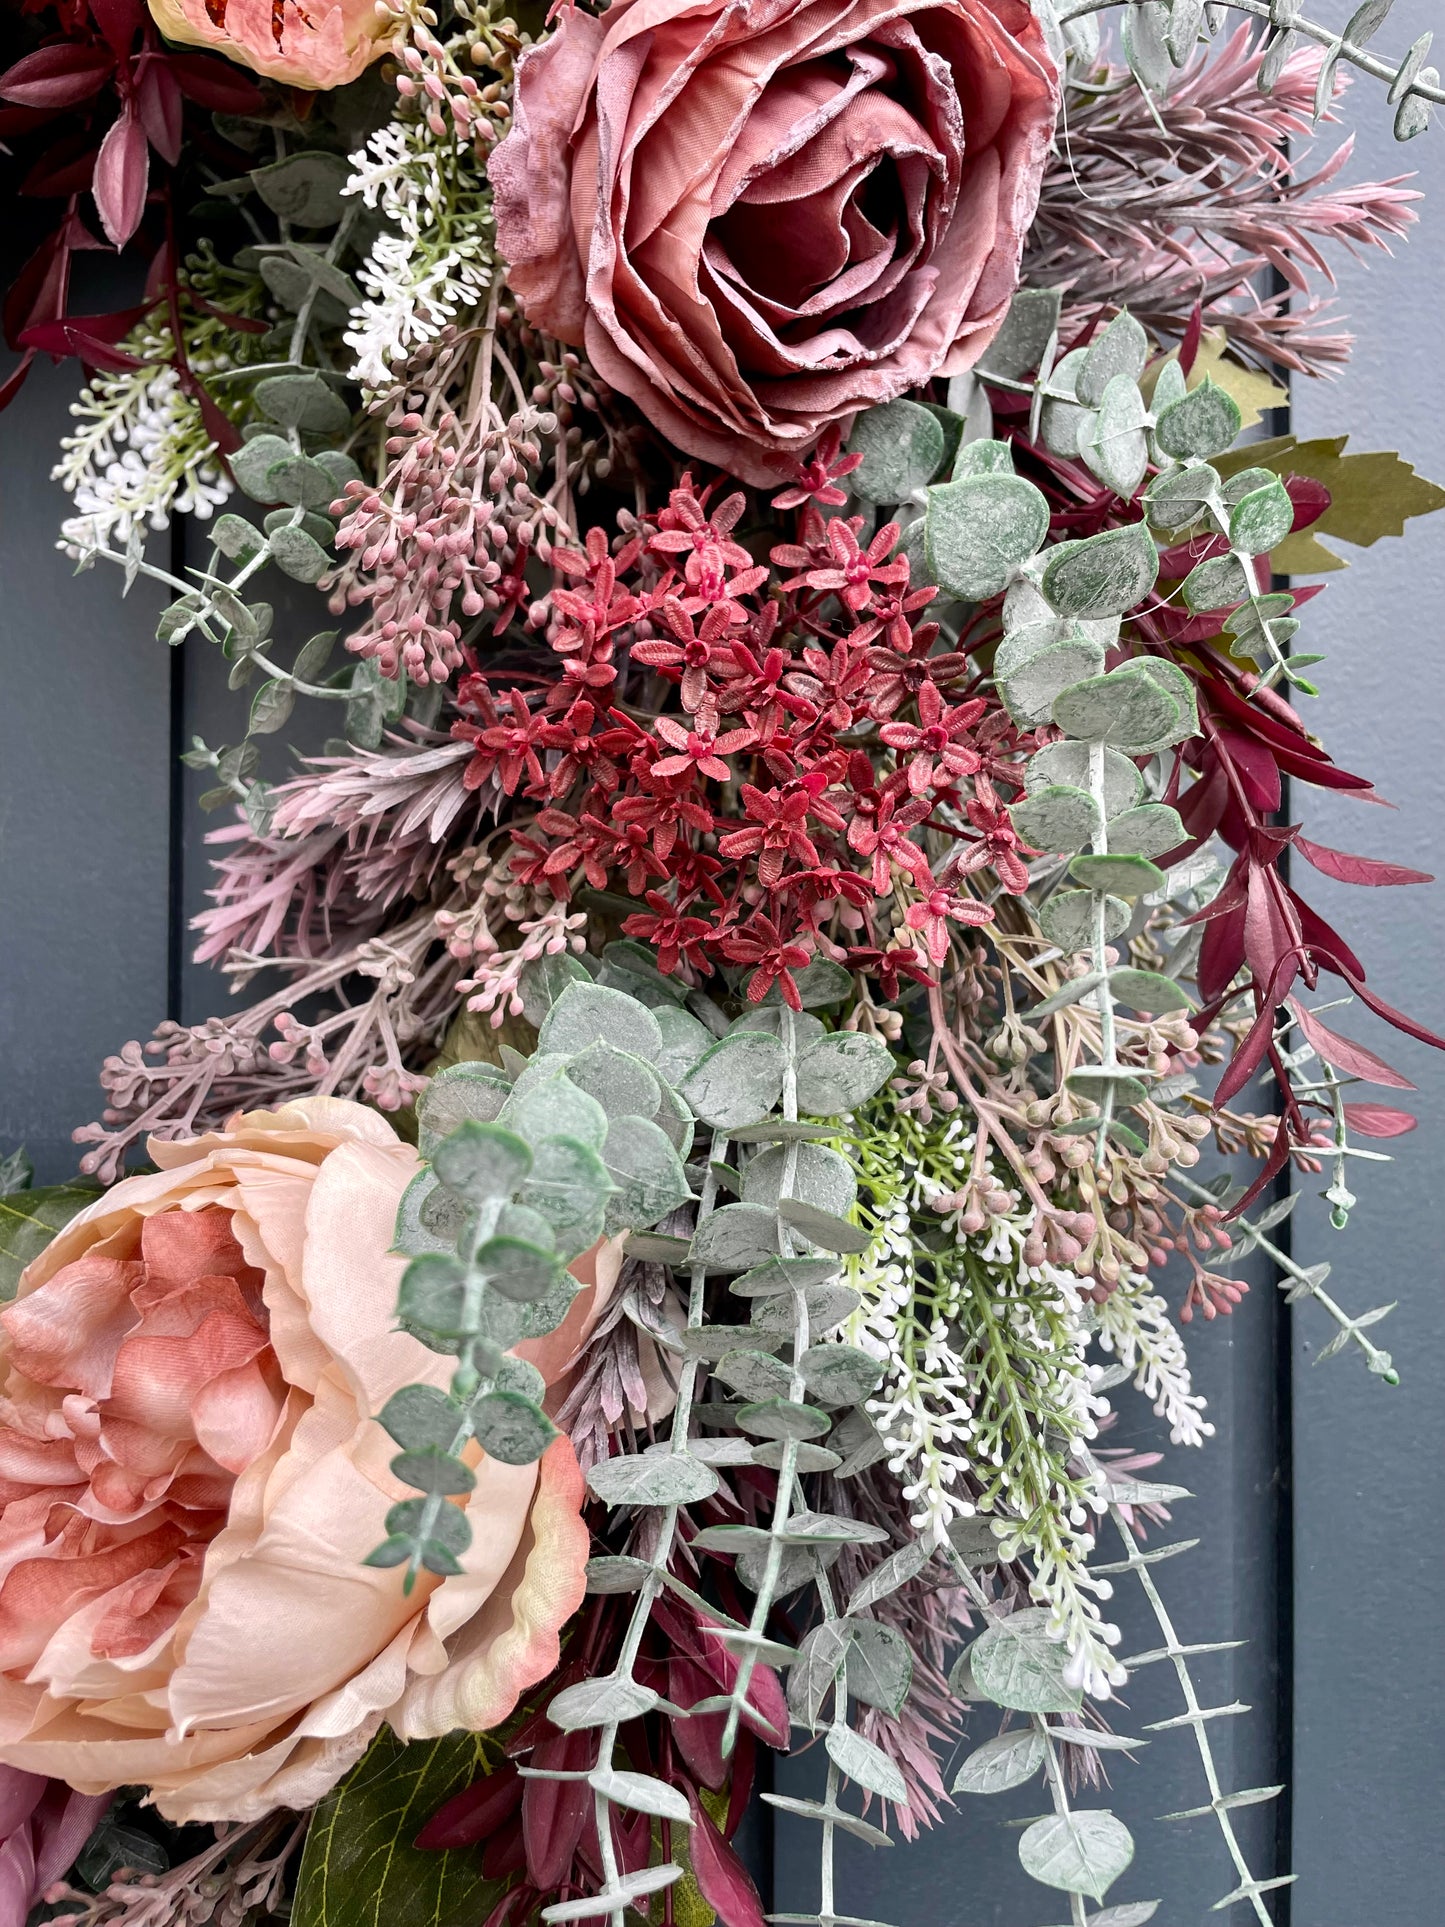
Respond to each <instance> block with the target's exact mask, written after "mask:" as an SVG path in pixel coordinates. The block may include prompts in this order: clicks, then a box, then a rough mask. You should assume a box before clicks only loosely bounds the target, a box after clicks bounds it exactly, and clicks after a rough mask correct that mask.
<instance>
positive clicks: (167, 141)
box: [136, 54, 185, 167]
mask: <svg viewBox="0 0 1445 1927" xmlns="http://www.w3.org/2000/svg"><path fill="white" fill-rule="evenodd" d="M136 66H137V68H138V69H139V83H140V84H139V86H138V87H137V89H136V103H137V106H138V107H139V109H140V118H141V125H142V126H143V127H144V128H145V130H146V135H147V138H148V139H149V141H150V144H151V146H152V147H153V148H154V149H155V150H156V152H157V153H158V154H159V155H160V157H161V159H162V160H163V161H165V162H167V163H168V164H169V165H170V166H171V167H174V166H175V164H176V162H177V161H178V160H179V159H180V158H181V121H182V118H183V116H184V114H185V102H184V101H183V100H182V99H181V89H180V83H179V82H178V81H177V79H176V77H175V75H174V74H173V73H172V72H171V70H170V65H169V63H168V62H167V61H166V59H165V58H164V56H163V55H160V54H142V55H141V57H140V59H139V60H138V61H137V62H136Z"/></svg>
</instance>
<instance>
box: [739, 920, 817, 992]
mask: <svg viewBox="0 0 1445 1927" xmlns="http://www.w3.org/2000/svg"><path fill="white" fill-rule="evenodd" d="M722 953H723V955H724V956H725V957H726V958H727V959H728V960H729V961H730V962H731V963H740V964H752V965H753V966H754V969H753V974H752V975H751V977H749V979H748V987H747V997H748V1002H749V1003H750V1004H760V1003H761V1002H762V1000H763V999H764V997H766V996H767V994H768V992H769V991H770V990H771V989H772V987H773V985H774V984H776V985H777V986H778V990H779V992H780V994H781V996H782V999H783V1002H784V1003H785V1004H787V1006H788V1008H789V1009H790V1010H801V1009H802V1008H803V1000H802V998H801V996H800V995H799V994H798V986H797V984H796V983H795V982H794V981H793V975H792V973H793V972H794V971H795V970H801V969H802V968H803V967H804V965H805V964H806V963H807V961H808V958H809V956H810V954H811V951H810V949H809V947H808V946H806V945H804V944H801V943H789V942H788V941H787V939H786V938H785V937H784V936H783V933H782V931H781V930H780V929H779V928H778V926H777V925H776V924H775V923H774V922H773V921H772V919H771V918H770V917H765V916H762V915H761V914H759V915H756V916H753V917H750V918H749V920H748V921H747V923H745V924H744V925H743V927H742V929H740V930H733V931H730V932H729V933H728V934H727V935H726V936H725V937H724V938H723V939H722Z"/></svg>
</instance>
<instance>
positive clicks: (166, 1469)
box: [0, 1098, 621, 1821]
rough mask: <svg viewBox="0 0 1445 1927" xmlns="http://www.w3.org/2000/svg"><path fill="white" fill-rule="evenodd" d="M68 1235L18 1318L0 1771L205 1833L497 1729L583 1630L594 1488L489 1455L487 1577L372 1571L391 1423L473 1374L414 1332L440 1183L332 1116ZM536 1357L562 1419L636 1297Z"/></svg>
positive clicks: (287, 1122) (352, 1113)
mask: <svg viewBox="0 0 1445 1927" xmlns="http://www.w3.org/2000/svg"><path fill="white" fill-rule="evenodd" d="M151 1155H152V1157H153V1158H154V1159H155V1161H156V1162H157V1163H158V1164H160V1165H161V1166H163V1167H164V1168H163V1169H162V1170H160V1171H159V1172H157V1173H156V1174H155V1175H149V1176H143V1177H136V1178H130V1179H128V1180H126V1181H125V1182H124V1183H122V1184H119V1185H117V1186H116V1187H115V1188H114V1189H113V1190H112V1191H110V1192H108V1193H107V1194H106V1195H105V1196H104V1197H103V1198H101V1199H99V1200H98V1201H97V1202H96V1203H95V1204H94V1205H92V1206H91V1207H90V1208H89V1209H87V1210H86V1211H85V1212H83V1213H82V1214H81V1215H80V1216H79V1217H78V1218H75V1219H74V1220H72V1222H71V1223H70V1224H69V1225H67V1226H66V1228H65V1229H64V1230H63V1231H62V1232H61V1233H60V1234H59V1236H58V1237H57V1238H56V1239H55V1241H54V1242H53V1243H52V1244H51V1245H50V1246H49V1248H48V1249H47V1250H46V1251H45V1252H44V1254H43V1255H42V1256H41V1257H40V1258H39V1259H37V1260H36V1262H35V1263H34V1264H33V1265H31V1267H30V1268H29V1270H28V1271H27V1272H26V1273H25V1275H24V1277H23V1279H22V1280H21V1285H20V1291H19V1294H18V1296H17V1298H16V1300H15V1302H14V1303H13V1304H11V1305H9V1306H8V1307H7V1308H6V1309H5V1310H4V1311H3V1312H0V1762H3V1763H5V1764H8V1765H10V1766H15V1767H20V1768H23V1769H25V1770H26V1771H27V1772H30V1773H35V1774H54V1775H56V1776H57V1777H59V1778H61V1779H63V1780H65V1781H67V1782H68V1783H69V1784H70V1785H71V1786H72V1787H75V1788H77V1789H79V1790H80V1791H81V1792H84V1793H99V1792H102V1791H104V1790H106V1789H107V1788H112V1787H116V1786H120V1785H123V1784H142V1785H145V1786H147V1787H149V1788H151V1789H152V1792H153V1796H154V1798H155V1801H156V1804H157V1806H158V1807H159V1808H160V1810H161V1812H162V1813H163V1814H165V1815H166V1816H167V1817H168V1818H170V1819H173V1820H178V1821H191V1820H217V1819H238V1820H239V1819H250V1818H253V1817H255V1816H256V1815H258V1814H260V1813H264V1812H265V1811H266V1810H267V1809H268V1808H270V1807H273V1806H278V1805H284V1806H294V1807H305V1806H309V1805H310V1804H312V1803H313V1802H314V1801H315V1800H317V1799H318V1798H319V1797H320V1796H321V1795H322V1794H323V1793H324V1792H325V1791H326V1790H327V1788H328V1787H330V1786H331V1785H332V1784H333V1783H334V1782H335V1781H336V1780H337V1779H338V1778H339V1777H340V1775H341V1774H342V1773H343V1772H344V1771H345V1770H346V1768H347V1767H348V1766H350V1765H351V1763H352V1762H353V1761H354V1760H355V1759H356V1758H357V1757H358V1756H359V1754H360V1753H361V1752H362V1751H363V1749H364V1748H365V1746H366V1744H367V1742H368V1740H369V1739H370V1738H371V1735H372V1734H373V1733H374V1732H375V1731H376V1729H377V1727H378V1726H379V1725H380V1724H381V1722H382V1721H383V1720H386V1721H388V1722H389V1723H390V1724H391V1726H392V1727H393V1728H394V1729H395V1730H396V1731H397V1733H398V1734H400V1735H401V1736H402V1737H403V1738H404V1739H419V1738H424V1737H431V1736H435V1735H439V1734H443V1733H447V1732H450V1731H452V1730H454V1729H455V1728H458V1727H465V1728H468V1729H472V1730H481V1729H484V1728H487V1727H490V1726H494V1725H495V1724H496V1723H497V1722H498V1721H499V1720H501V1719H503V1718H504V1717H505V1716H506V1715H507V1714H508V1713H509V1712H510V1711H511V1710H512V1708H513V1707H514V1706H515V1705H516V1703H517V1700H518V1698H519V1696H520V1695H521V1694H522V1693H523V1692H524V1691H525V1690H526V1689H527V1688H528V1687H529V1686H532V1685H534V1684H535V1683H536V1682H537V1681H538V1680H540V1679H542V1678H543V1677H544V1676H545V1675H546V1674H547V1673H548V1672H549V1671H550V1670H551V1669H552V1667H553V1666H554V1665H555V1664H556V1661H557V1655H558V1634H559V1631H560V1628H561V1627H562V1625H563V1623H564V1622H565V1621H566V1619H567V1618H568V1617H569V1615H570V1614H571V1613H572V1612H574V1611H575V1610H576V1608H577V1606H578V1605H579V1604H580V1603H581V1599H582V1595H583V1590H584V1575H583V1568H584V1565H585V1562H586V1558H587V1537H588V1535H587V1530H586V1527H585V1526H584V1524H583V1522H582V1519H581V1511H580V1508H581V1503H582V1496H583V1488H582V1478H581V1474H580V1472H579V1471H578V1467H577V1461H576V1458H575V1456H574V1454H573V1451H572V1447H571V1445H570V1444H569V1443H568V1442H567V1440H566V1439H565V1438H558V1439H555V1440H554V1441H553V1443H552V1444H551V1445H550V1446H549V1447H548V1449H547V1452H546V1453H545V1455H544V1456H543V1458H542V1459H541V1461H540V1462H539V1463H538V1464H536V1465H525V1466H513V1465H502V1464H499V1463H496V1462H495V1461H492V1460H490V1459H486V1458H483V1457H481V1455H480V1453H479V1451H478V1450H477V1448H476V1447H473V1448H472V1449H471V1450H472V1458H473V1462H474V1469H475V1472H476V1488H475V1490H474V1491H473V1492H472V1493H471V1495H470V1496H469V1497H468V1499H467V1502H466V1503H467V1515H468V1518H469V1520H470V1522H471V1524H472V1528H473V1532H472V1545H471V1549H470V1550H469V1551H468V1552H467V1553H466V1555H465V1556H464V1558H463V1560H462V1565H463V1568H464V1570H463V1571H462V1573H461V1574H460V1575H457V1576H455V1577H451V1578H445V1579H440V1580H438V1579H437V1578H435V1577H434V1576H433V1575H431V1574H426V1573H423V1574H422V1575H421V1577H420V1580H419V1582H418V1584H417V1586H416V1589H415V1591H414V1592H413V1593H412V1594H411V1595H410V1596H409V1597H408V1596H406V1595H404V1594H403V1591H402V1573H401V1572H400V1571H399V1570H396V1569H391V1570H382V1569H378V1568H376V1567H370V1566H366V1565H364V1564H363V1563H362V1562H363V1561H364V1559H365V1558H366V1555H367V1554H368V1553H369V1552H370V1551H371V1550H372V1549H373V1547H375V1546H376V1545H377V1544H379V1543H380V1541H381V1540H382V1539H383V1538H384V1537H385V1526H384V1519H385V1515H386V1512H387V1509H388V1507H389V1506H390V1505H391V1504H393V1503H394V1502H395V1501H396V1500H397V1499H400V1498H405V1497H408V1496H410V1492H409V1489H408V1488H406V1487H404V1486H402V1485H401V1484H399V1483H398V1482H397V1481H396V1480H395V1479H394V1478H393V1477H392V1475H391V1473H390V1471H389V1470H388V1465H389V1461H390V1459H391V1458H392V1456H393V1455H394V1453H395V1449H396V1448H395V1446H394V1445H393V1444H392V1441H391V1440H390V1439H389V1438H388V1437H387V1435H386V1433H385V1432H384V1431H383V1429H382V1428H381V1426H379V1425H377V1424H375V1423H374V1422H373V1414H375V1413H376V1412H378V1411H379V1410H380V1409H381V1407H382V1405H383V1404H384V1403H385V1402H386V1400H387V1398H388V1397H389V1396H390V1395H391V1393H392V1392H394V1391H396V1390H397V1389H398V1388H399V1387H400V1386H402V1385H406V1384H410V1383H413V1382H423V1383H430V1384H434V1385H439V1386H443V1387H445V1386H446V1385H447V1384H448V1383H449V1381H450V1370H451V1365H452V1361H451V1360H449V1359H446V1358H442V1357H439V1356H438V1355H437V1354H436V1353H434V1352H430V1351H428V1350H426V1349H425V1347H423V1346H422V1345H421V1344H420V1343H419V1342H418V1341H417V1340H415V1339H414V1338H412V1337H410V1336H409V1335H407V1334H406V1333H404V1332H401V1331H398V1330H397V1329H396V1328H395V1319H394V1310H395V1304H396V1293H397V1285H398V1281H399V1279H400V1275H401V1271H402V1268H403V1265H404V1262H405V1261H404V1260H403V1259H401V1258H398V1257H396V1256H393V1255H392V1254H391V1253H390V1251H389V1247H390V1244H391V1239H392V1229H393V1223H394V1220H395V1217H396V1207H397V1202H398V1200H399V1199H400V1197H401V1194H402V1192H403V1190H404V1189H405V1187H406V1185H407V1182H408V1181H409V1179H410V1178H411V1177H412V1176H414V1174H415V1172H416V1169H417V1155H416V1152H415V1151H414V1150H412V1149H411V1147H410V1146H408V1145H405V1144H403V1143H401V1142H400V1141H399V1140H398V1139H397V1137H396V1136H395V1134H394V1133H393V1131H392V1129H391V1127H390V1126H389V1125H388V1124H387V1123H385V1122H384V1121H383V1120H382V1119H381V1118H379V1117H378V1116H376V1115H375V1114H374V1113H372V1112H370V1111H367V1110H364V1109H363V1108H362V1107H361V1106H359V1105H356V1104H349V1103H344V1102H341V1101H340V1100H336V1099H325V1098H321V1099H310V1100H308V1101H306V1102H303V1103H296V1104H290V1105H287V1106H285V1107H284V1108H283V1109H281V1110H279V1111H275V1112H265V1111H258V1112H253V1113H251V1114H249V1115H247V1116H244V1117H240V1118H237V1119H235V1120H234V1121H233V1123H232V1125H231V1126H230V1128H228V1129H227V1130H226V1131H224V1132H220V1133H217V1134H214V1135H212V1136H209V1137H204V1138H200V1139H197V1140H195V1141H194V1142H192V1143H185V1144H160V1143H156V1144H152V1146H151ZM620 1262H621V1260H620V1241H615V1242H614V1243H613V1244H609V1245H604V1246H601V1247H599V1248H598V1249H597V1251H596V1252H595V1253H588V1254H587V1256H586V1257H584V1258H582V1259H579V1260H578V1262H577V1264H576V1266H575V1267H574V1270H575V1271H576V1274H577V1276H578V1277H579V1278H581V1279H582V1280H583V1282H584V1285H585V1286H586V1287H588V1288H587V1289H584V1290H583V1291H581V1292H579V1293H578V1296H577V1298H576V1300H575V1301H574V1303H573V1306H572V1308H571V1311H570V1312H569V1313H568V1317H567V1320H566V1322H565V1323H564V1324H563V1325H562V1326H561V1327H560V1328H559V1329H558V1330H557V1331H555V1332H553V1333H551V1334H549V1335H548V1336H547V1337H546V1338H543V1339H537V1340H533V1341H529V1343H528V1344H527V1345H525V1346H522V1347H519V1348H518V1349H519V1350H521V1351H523V1352H524V1353H525V1355H526V1356H527V1357H529V1358H530V1359H531V1361H532V1362H533V1364H535V1365H536V1366H537V1367H538V1369H539V1370H540V1371H541V1372H542V1374H543V1376H544V1378H545V1379H546V1380H547V1381H548V1383H549V1385H552V1386H555V1387H556V1388H557V1390H558V1392H559V1393H560V1391H561V1389H562V1388H561V1385H560V1383H559V1381H560V1380H561V1379H562V1378H563V1376H564V1374H565V1373H566V1370H567V1368H568V1366H569V1365H570V1363H571V1361H572V1358H573V1356H574V1354H575V1352H576V1349H577V1347H578V1345H579V1344H580V1342H581V1340H582V1338H583V1337H584V1336H585V1334H586V1332H587V1330H588V1329H590V1325H591V1322H592V1321H593V1320H594V1319H595V1317H596V1316H597V1313H598V1312H599V1311H600V1309H601V1306H602V1303H603V1302H604V1301H605V1299H606V1297H607V1295H608V1293H609V1292H610V1290H611V1287H612V1285H613V1284H614V1283H615V1281H616V1275H617V1271H618V1269H619V1267H620Z"/></svg>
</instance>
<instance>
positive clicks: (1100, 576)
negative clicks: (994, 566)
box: [1041, 522, 1159, 617]
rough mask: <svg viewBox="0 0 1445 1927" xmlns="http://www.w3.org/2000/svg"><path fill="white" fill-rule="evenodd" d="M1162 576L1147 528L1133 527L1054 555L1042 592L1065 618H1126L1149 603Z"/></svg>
mask: <svg viewBox="0 0 1445 1927" xmlns="http://www.w3.org/2000/svg"><path fill="white" fill-rule="evenodd" d="M1158 575H1159V552H1158V550H1157V549H1156V548H1155V546H1154V538H1153V536H1151V535H1150V533H1149V528H1148V525H1147V523H1144V522H1127V523H1125V524H1124V526H1123V527H1122V528H1116V529H1105V530H1104V531H1103V533H1102V534H1100V535H1088V536H1084V537H1083V538H1082V539H1081V540H1079V541H1075V542H1060V543H1058V544H1057V546H1056V547H1054V548H1052V549H1050V550H1049V553H1048V561H1047V562H1046V563H1045V565H1044V573H1043V579H1042V584H1041V586H1042V589H1043V592H1044V597H1045V599H1046V601H1047V602H1048V604H1049V607H1050V608H1051V609H1053V610H1055V611H1056V612H1057V613H1058V614H1059V615H1061V616H1085V617H1097V616H1122V615H1125V614H1127V613H1128V611H1129V610H1130V609H1132V608H1134V607H1135V606H1136V604H1138V603H1140V602H1142V601H1143V599H1144V597H1145V596H1146V595H1147V594H1148V593H1149V591H1150V590H1151V589H1152V588H1153V586H1154V584H1155V581H1156V580H1157V578H1158Z"/></svg>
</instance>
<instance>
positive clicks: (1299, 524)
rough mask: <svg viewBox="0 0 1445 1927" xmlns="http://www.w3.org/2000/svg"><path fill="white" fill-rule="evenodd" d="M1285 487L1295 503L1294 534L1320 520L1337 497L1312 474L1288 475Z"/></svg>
mask: <svg viewBox="0 0 1445 1927" xmlns="http://www.w3.org/2000/svg"><path fill="white" fill-rule="evenodd" d="M1284 487H1285V493H1286V495H1288V496H1289V499H1290V500H1291V502H1293V503H1294V524H1293V527H1292V528H1291V530H1290V533H1291V534H1292V535H1293V534H1296V533H1297V532H1298V531H1299V530H1300V529H1307V528H1310V527H1311V526H1312V525H1313V524H1314V523H1316V522H1318V521H1319V519H1320V517H1321V516H1322V515H1323V514H1324V513H1325V511H1326V509H1328V508H1329V506H1330V504H1331V503H1332V502H1333V501H1334V499H1335V498H1334V497H1333V495H1331V494H1330V492H1329V490H1328V489H1327V488H1326V487H1325V485H1324V483H1323V482H1317V481H1316V480H1315V478H1314V477H1313V476H1312V475H1286V476H1285V478H1284Z"/></svg>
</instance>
